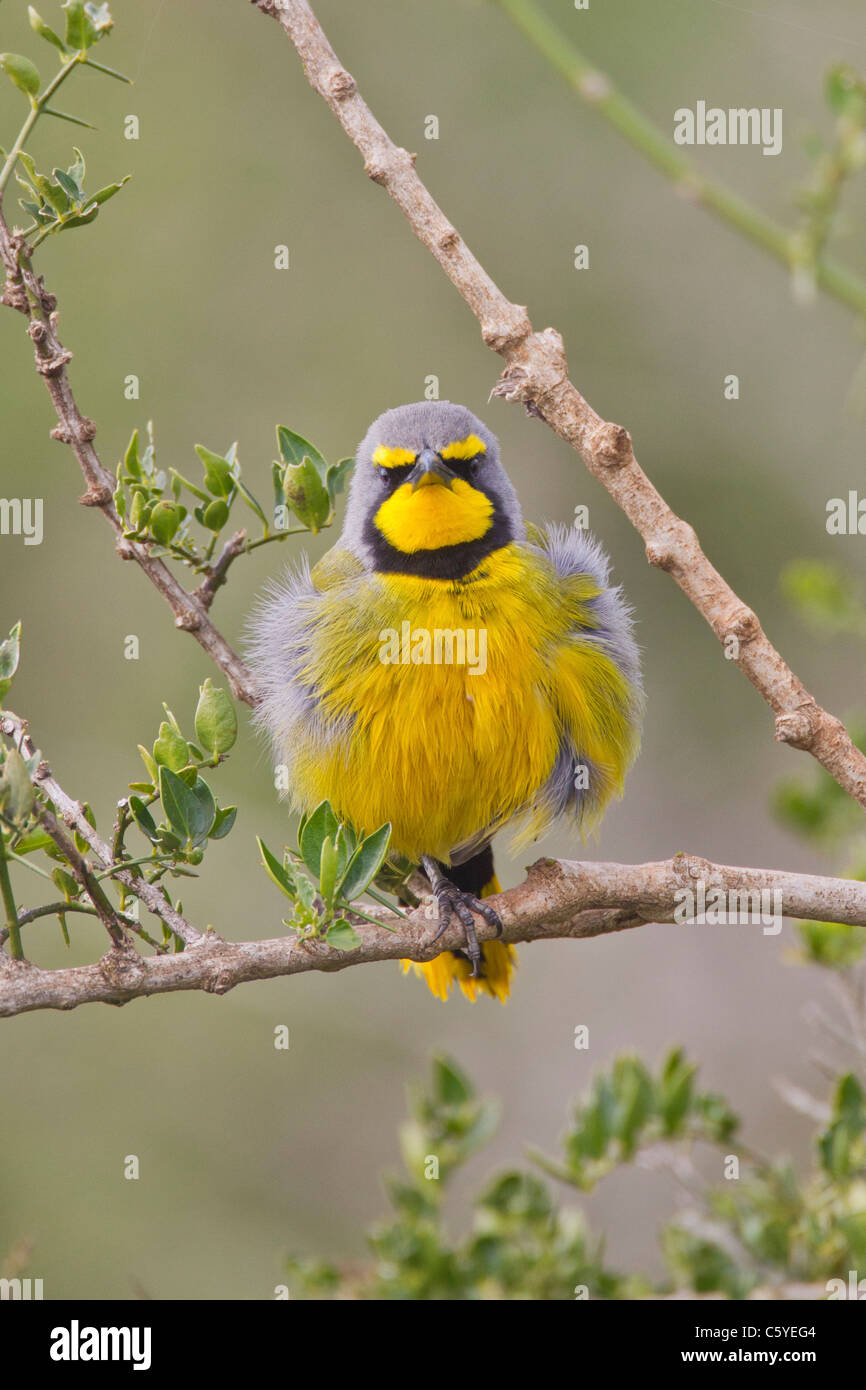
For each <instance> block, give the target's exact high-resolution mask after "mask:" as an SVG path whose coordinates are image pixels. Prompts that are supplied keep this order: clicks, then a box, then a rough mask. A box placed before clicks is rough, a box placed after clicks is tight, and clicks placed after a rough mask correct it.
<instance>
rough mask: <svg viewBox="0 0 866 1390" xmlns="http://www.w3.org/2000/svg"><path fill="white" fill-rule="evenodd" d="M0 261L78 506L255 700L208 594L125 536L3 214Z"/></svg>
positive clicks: (39, 296)
mask: <svg viewBox="0 0 866 1390" xmlns="http://www.w3.org/2000/svg"><path fill="white" fill-rule="evenodd" d="M0 259H2V262H3V264H4V266H5V270H6V287H5V290H4V292H3V296H2V302H3V303H4V304H7V305H9V306H10V307H11V308H14V309H19V310H20V311H21V312H22V313H23V314H25V315H26V316H27V318H28V320H29V323H28V330H27V331H28V333H29V335H30V338H31V340H32V342H33V350H34V355H35V358H36V370H37V371H38V372H39V374H40V376H41V377H42V378H43V380H44V382H45V385H46V386H47V388H48V394H49V395H50V397H51V402H52V404H53V406H54V410H55V413H56V415H57V419H58V425H57V427H56V429H53V430H52V431H51V437H52V439H59V440H61V441H62V442H63V443H64V444H68V445H69V447H70V448H71V450H72V452H73V453H74V454H75V457H76V458H77V459H78V462H79V464H80V466H81V471H82V473H83V474H84V481H85V482H86V484H87V491H86V492H85V493H84V495H83V497H81V498H80V499H79V500H80V501H81V502H82V503H83V504H84V506H86V507H96V508H97V509H98V510H99V511H101V512H102V515H103V516H104V517H105V519H106V521H107V522H108V524H109V526H110V527H111V529H112V531H113V532H114V534H115V537H116V542H117V547H116V548H117V553H118V554H119V555H120V557H121V559H123V560H134V561H135V563H136V564H137V565H139V566H140V568H141V569H142V570H143V571H144V573H145V574H146V575H147V577H148V579H149V580H150V582H151V584H153V586H154V588H156V589H158V590H159V592H160V593H161V594H162V596H163V598H164V599H165V601H166V603H167V604H168V605H169V607H170V608H171V610H172V612H173V613H174V621H175V626H176V627H179V628H181V629H182V630H183V631H184V632H191V633H192V634H193V636H194V637H195V639H196V641H197V642H198V643H199V645H200V646H201V647H203V648H204V650H205V651H206V652H207V654H208V656H210V657H211V659H212V660H213V661H214V662H215V663H216V665H217V666H219V668H220V670H221V671H223V672H224V673H225V675H226V678H227V679H228V682H229V686H230V687H231V690H232V693H233V694H234V695H235V697H236V699H238V700H244V701H246V703H247V704H248V705H253V704H255V693H254V688H253V682H252V677H251V675H250V672H249V670H248V669H247V667H246V665H245V664H244V662H243V661H241V659H240V657H239V656H238V655H237V653H236V652H235V651H234V650H233V649H232V647H230V646H229V644H228V642H227V641H226V640H225V638H224V637H223V636H222V633H220V632H219V631H218V630H217V628H215V627H214V625H213V623H212V622H211V620H210V618H209V617H208V613H207V610H208V608H209V606H210V602H211V600H212V598H213V594H212V593H211V594H209V595H207V596H204V601H202V599H201V598H199V597H198V596H197V595H195V594H190V593H189V592H188V591H187V590H186V589H185V588H184V587H183V585H182V584H181V583H180V582H179V581H178V580H177V579H176V578H175V576H174V575H173V574H172V572H171V570H170V569H169V568H168V566H167V565H165V564H164V563H163V562H162V560H159V559H156V558H154V557H153V556H152V555H151V553H150V548H149V546H147V545H143V544H139V543H138V542H137V541H129V540H126V539H125V537H124V535H123V525H122V523H121V520H120V517H119V516H118V514H117V510H116V508H115V506H114V501H113V494H114V478H113V477H112V475H111V473H109V472H108V470H107V469H106V468H105V467H104V466H103V464H102V462H101V461H100V458H99V455H98V454H97V452H96V449H95V448H94V447H93V439H94V436H95V434H96V426H95V425H94V423H93V421H92V420H88V419H87V417H86V416H85V415H82V413H81V411H80V410H79V408H78V403H77V401H76V399H75V397H74V395H73V394H72V387H71V386H70V384H69V377H68V374H67V371H66V365H67V363H68V362H69V361H70V359H71V357H72V353H71V352H69V351H68V349H67V348H65V347H64V346H63V344H62V343H61V341H60V338H59V336H58V333H57V313H56V300H55V299H54V296H53V295H50V294H49V293H48V292H47V290H46V289H45V287H44V285H43V283H42V278H41V276H36V275H35V274H34V273H33V271H32V270H31V269H30V265H29V261H28V260H27V255H26V248H25V246H24V243H23V241H22V239H21V237H20V236H13V235H12V233H11V232H10V230H9V227H8V226H7V224H6V221H5V219H4V217H3V215H2V212H0ZM215 587H216V586H215Z"/></svg>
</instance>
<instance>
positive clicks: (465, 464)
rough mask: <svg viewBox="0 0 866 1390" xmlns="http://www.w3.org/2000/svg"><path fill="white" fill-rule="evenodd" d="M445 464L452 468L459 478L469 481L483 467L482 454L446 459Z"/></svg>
mask: <svg viewBox="0 0 866 1390" xmlns="http://www.w3.org/2000/svg"><path fill="white" fill-rule="evenodd" d="M445 466H446V467H447V468H450V469H451V471H452V473H456V475H457V477H458V478H463V479H464V480H465V481H468V480H469V479H470V478H474V477H475V474H476V473H477V472H478V469H479V468H480V467H481V455H480V454H476V455H475V456H474V458H471V459H445Z"/></svg>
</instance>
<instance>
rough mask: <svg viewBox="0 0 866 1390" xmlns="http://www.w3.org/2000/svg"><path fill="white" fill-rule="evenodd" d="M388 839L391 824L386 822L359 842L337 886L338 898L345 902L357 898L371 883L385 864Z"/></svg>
mask: <svg viewBox="0 0 866 1390" xmlns="http://www.w3.org/2000/svg"><path fill="white" fill-rule="evenodd" d="M390 839H391V822H390V821H388V822H387V823H386V824H385V825H382V826H380V827H379V829H378V830H377V831H375V832H374V834H372V835H368V836H367V838H366V840H362V841H361V843H360V845H359V846H358V848H357V849H356V850H355V853H354V854H353V855H352V858H351V859H350V860H349V867H348V868H347V870H346V872H345V874H344V875H343V880H342V882H341V883H340V884H339V885H338V887H339V892H340V896H341V897H343V898H345V899H346V901H347V902H352V901H353V899H355V898H359V897H360V896H361V894H362V893H363V892H364V891H365V889H366V888H367V886H368V884H370V883H372V881H373V879H374V878H375V877H376V875H377V873H378V872H379V870H380V869H381V867H382V865H383V863H384V862H385V855H386V854H387V853H388V843H389V841H390Z"/></svg>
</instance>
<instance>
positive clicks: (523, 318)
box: [253, 0, 866, 807]
mask: <svg viewBox="0 0 866 1390" xmlns="http://www.w3.org/2000/svg"><path fill="white" fill-rule="evenodd" d="M253 3H254V4H256V5H257V8H258V9H260V10H262V11H263V12H264V13H266V14H269V15H273V16H274V18H276V19H277V20H278V21H279V23H280V24H281V25H282V27H283V29H284V30H285V32H286V34H287V35H288V36H289V38H290V39H291V41H292V43H293V44H294V46H295V48H296V49H297V52H298V55H299V56H300V58H301V61H302V62H303V65H304V72H305V73H306V75H307V78H308V79H309V81H310V83H311V85H312V86H313V88H314V89H315V90H316V91H317V92H318V93H319V95H320V96H322V97H323V98H324V100H325V101H326V102H327V103H328V105H329V106H330V108H331V110H332V111H333V112H334V114H335V116H336V117H337V119H338V121H339V122H340V124H341V125H342V127H343V129H344V130H345V132H346V134H347V135H348V136H349V138H350V139H351V140H352V141H353V143H354V144H355V145H356V147H357V148H358V150H359V151H360V153H361V155H362V156H363V158H364V168H365V170H366V172H367V173H368V174H369V176H370V178H371V179H373V180H374V181H375V182H376V183H380V184H382V186H383V187H384V188H385V190H386V191H387V193H388V194H389V195H390V196H391V198H393V200H394V202H395V203H396V204H397V206H398V207H399V208H400V210H401V211H402V212H403V214H404V215H405V217H406V218H407V220H408V222H409V225H410V226H411V228H412V230H413V232H414V233H415V235H416V236H417V237H418V238H419V240H420V241H421V242H423V244H424V245H425V246H426V247H427V249H428V251H430V253H431V254H432V255H433V256H435V258H436V260H437V261H438V262H439V264H440V265H441V267H442V269H443V270H444V271H445V274H446V275H447V276H448V278H449V280H450V281H451V282H452V284H453V285H454V286H455V288H456V289H457V290H458V292H459V293H460V295H461V296H462V297H463V299H464V300H465V301H466V303H467V304H468V306H469V308H470V309H471V310H472V312H473V314H474V315H475V317H476V318H477V320H478V322H479V324H480V327H481V336H482V338H483V339H484V342H485V343H486V344H487V346H488V347H490V348H492V349H493V350H494V351H495V352H498V353H499V354H500V355H501V356H502V357H503V358H504V359H505V370H504V371H503V373H502V376H501V377H500V379H499V381H498V383H497V385H496V386H495V388H494V393H495V394H496V395H498V396H501V397H503V398H504V399H505V400H509V401H522V402H523V403H524V405H525V406H526V407H527V408H528V409H530V411H531V413H532V414H533V415H537V416H538V417H539V418H540V419H542V420H544V421H545V422H546V423H547V424H548V425H550V427H551V429H553V430H555V432H556V433H557V434H558V435H560V437H561V438H562V439H564V440H565V441H566V442H567V443H568V444H570V445H571V446H572V447H573V448H574V449H576V450H577V452H578V453H579V454H580V455H581V457H582V459H583V461H584V463H585V464H586V467H587V468H588V469H589V471H590V473H592V474H593V476H594V477H596V478H598V480H599V481H600V482H601V483H602V484H603V485H604V486H605V487H606V488H607V490H608V492H609V493H610V494H611V496H612V497H613V499H614V501H615V502H616V503H617V504H618V506H619V507H621V508H622V510H623V511H624V512H625V514H626V516H627V517H628V519H629V521H631V523H632V525H633V526H634V527H635V528H636V530H637V531H638V532H639V533H640V535H641V536H642V537H643V540H644V542H645V544H646V554H647V559H648V560H649V562H650V564H652V565H657V566H658V567H659V568H660V569H663V570H666V571H667V573H668V574H670V575H671V577H672V578H673V579H674V580H675V581H676V583H677V584H678V585H679V586H680V588H681V589H682V590H683V592H684V593H685V594H686V596H687V597H688V598H689V599H690V600H691V602H692V603H693V604H694V606H695V607H696V608H697V610H698V612H699V613H701V614H702V615H703V617H704V618H705V619H706V620H707V622H708V623H709V625H710V627H711V628H712V629H713V631H714V632H715V634H716V636H717V637H718V639H719V641H720V642H722V643H725V644H726V649H727V650H729V651H735V652H736V654H735V655H734V656H733V657H732V659H733V660H734V661H735V662H736V664H737V665H738V666H739V667H740V670H741V671H743V672H744V673H745V675H746V676H748V678H749V680H750V681H751V682H752V684H753V685H754V686H755V688H756V690H757V691H758V692H759V694H760V695H761V696H762V697H763V699H764V700H765V701H766V702H767V704H768V705H769V706H770V708H771V710H772V711H773V713H774V714H775V716H776V720H775V736H776V738H777V739H778V740H779V741H780V742H782V743H789V744H791V745H792V747H794V748H801V749H803V750H804V751H806V752H808V753H811V754H812V756H813V757H814V758H817V760H818V762H819V763H821V764H822V766H823V767H825V768H826V770H827V771H828V772H829V773H830V775H831V776H832V777H834V778H835V779H836V781H837V782H838V783H839V785H840V786H841V787H844V789H845V791H847V792H848V793H849V794H850V795H851V796H852V797H853V798H854V799H855V800H856V801H858V802H859V803H860V805H861V806H864V807H866V757H864V755H863V754H862V753H861V752H860V750H859V749H858V748H857V747H855V745H854V743H853V742H852V740H851V739H850V737H849V736H848V733H847V732H846V730H845V728H844V726H843V725H842V724H841V722H840V721H839V720H838V719H836V718H835V717H834V716H833V715H831V714H828V713H827V711H826V710H824V709H822V708H821V706H820V705H819V704H818V703H817V702H816V700H815V699H814V697H813V696H812V695H810V693H809V692H808V690H806V688H805V687H804V686H803V684H802V682H801V681H800V680H799V679H798V678H797V676H795V675H794V673H793V671H792V670H791V669H790V667H789V666H788V665H787V664H786V663H785V661H784V660H783V659H782V657H781V656H780V654H779V653H778V652H777V651H776V649H775V647H774V646H773V644H772V643H771V642H770V641H769V639H768V638H767V637H766V636H765V634H764V632H763V629H762V628H761V624H760V622H759V621H758V618H757V616H756V614H755V613H753V612H752V610H751V609H750V608H749V607H747V605H746V604H744V603H743V602H742V600H741V599H739V598H738V597H737V595H736V594H735V593H734V591H733V589H731V588H730V586H729V585H728V584H727V583H726V582H725V580H724V579H723V578H722V576H721V575H720V574H719V573H718V571H717V570H716V569H715V568H714V567H713V565H711V564H710V561H709V560H708V559H707V557H706V556H705V555H704V553H703V551H702V550H701V547H700V544H699V542H698V538H697V536H696V534H695V532H694V530H693V528H692V527H691V526H690V525H689V524H688V523H687V522H685V521H683V520H682V519H681V518H680V517H678V516H676V515H675V513H674V512H673V511H672V510H671V508H670V507H669V506H668V505H667V503H666V502H665V500H664V498H662V497H661V496H660V495H659V493H658V492H657V491H656V489H655V488H654V487H653V485H652V483H651V482H650V481H649V479H648V478H647V476H646V474H645V473H644V472H643V470H642V469H641V468H640V467H639V465H638V463H637V460H636V458H635V455H634V450H633V448H632V442H631V437H630V435H629V433H628V431H627V430H626V429H623V427H622V426H621V425H617V424H614V423H612V422H611V421H608V420H604V419H602V417H601V416H600V415H598V414H596V412H595V411H594V410H593V409H592V407H591V406H590V405H589V404H588V403H587V402H586V401H585V400H584V398H583V396H582V395H581V394H580V392H579V391H578V390H577V388H576V387H575V386H573V385H572V383H571V382H570V381H569V379H568V366H567V363H566V358H565V351H564V348H563V342H562V338H561V337H560V335H559V334H558V333H557V332H556V330H555V329H553V328H546V329H545V330H544V332H542V333H536V332H534V331H533V328H532V324H531V323H530V320H529V316H528V314H527V312H526V309H525V308H524V307H523V306H522V305H519V304H512V303H511V302H510V300H508V299H506V297H505V295H504V294H503V293H502V291H501V290H500V289H499V288H498V286H497V285H496V284H495V283H494V282H493V280H491V278H490V276H489V275H488V274H487V272H486V270H485V269H484V267H483V266H482V265H480V264H479V262H478V261H477V260H476V259H475V257H474V256H473V254H472V252H471V251H470V250H469V248H468V246H467V245H466V243H465V242H464V241H463V238H462V237H461V236H460V234H459V233H458V232H457V230H456V228H455V227H454V226H453V225H452V224H451V222H449V220H448V218H447V217H446V216H445V214H444V213H443V212H442V210H441V208H440V207H439V206H438V204H437V203H436V202H435V200H434V199H433V198H432V197H431V195H430V193H429V192H428V190H427V188H426V187H425V185H424V184H423V183H422V182H421V180H420V178H419V177H418V175H417V173H416V172H415V167H414V165H415V156H414V155H411V154H409V153H408V152H407V151H406V150H404V149H401V148H399V147H398V146H397V145H395V144H394V143H393V141H392V140H391V138H390V137H389V135H388V134H387V132H386V131H385V130H384V129H383V128H382V126H381V125H380V124H379V122H378V121H377V120H376V118H375V116H374V115H373V113H372V112H371V111H370V108H369V107H368V106H367V104H366V102H365V101H364V99H363V98H362V97H361V95H360V93H359V91H358V88H357V85H356V83H355V79H354V78H353V77H352V75H351V73H349V72H347V71H346V69H345V68H344V67H343V65H342V63H341V62H340V60H339V59H338V57H337V55H336V54H335V52H334V50H333V49H332V47H331V45H330V44H329V42H328V40H327V38H326V36H325V34H324V32H323V30H322V28H321V25H320V24H319V22H318V20H317V19H316V17H315V15H314V13H313V11H312V9H311V7H310V5H309V4H308V3H307V0H253ZM734 638H735V639H736V643H735V644H734V643H733V642H732V640H731V639H734Z"/></svg>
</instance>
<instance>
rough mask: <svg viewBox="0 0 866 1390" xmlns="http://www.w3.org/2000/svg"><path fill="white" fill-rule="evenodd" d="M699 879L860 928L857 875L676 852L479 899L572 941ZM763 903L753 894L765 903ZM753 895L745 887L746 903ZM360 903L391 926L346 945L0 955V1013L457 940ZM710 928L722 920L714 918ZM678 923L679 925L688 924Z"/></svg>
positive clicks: (510, 921)
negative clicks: (87, 958)
mask: <svg viewBox="0 0 866 1390" xmlns="http://www.w3.org/2000/svg"><path fill="white" fill-rule="evenodd" d="M701 885H703V888H704V891H705V893H706V894H707V895H708V896H709V895H711V894H712V893H713V892H714V891H715V890H721V891H722V892H724V893H726V894H730V893H738V894H746V893H747V894H750V895H760V894H761V893H764V894H773V893H777V894H780V895H781V897H780V899H777V900H776V901H777V905H779V904H780V910H781V911H783V912H784V913H785V915H791V916H795V917H806V918H810V919H813V920H819V921H834V922H844V923H849V924H852V925H853V924H857V925H860V926H866V884H864V883H860V882H855V881H853V880H851V881H849V880H846V879H835V878H818V877H810V876H808V875H806V874H789V873H785V872H782V871H774V870H771V869H740V868H733V867H731V866H728V865H719V864H710V863H708V862H707V861H706V860H704V859H697V858H694V857H691V856H686V855H677V856H676V857H675V858H674V859H669V860H665V861H663V862H661V863H656V864H579V863H572V862H569V861H563V862H560V861H556V860H552V859H542V860H539V861H538V863H537V864H534V865H533V866H532V868H531V869H530V870H529V874H528V877H527V879H526V881H525V882H524V883H522V884H520V885H519V887H517V888H512V889H510V890H509V891H508V892H507V893H501V894H499V895H498V896H497V897H495V898H491V899H490V902H491V904H492V905H493V906H494V907H495V908H496V909H497V911H498V912H499V914H500V916H501V917H502V921H503V924H504V933H503V938H504V940H506V941H511V942H526V941H550V940H557V939H562V938H575V939H577V938H582V937H593V936H603V935H606V934H607V933H609V932H617V931H624V930H626V929H628V928H630V927H639V926H643V925H644V924H646V923H649V922H670V921H673V920H674V914H675V913H677V912H681V907H682V903H683V901H684V899H683V894H684V891H688V890H691V892H692V893H694V894H697V893H698V891H699V889H700V886H701ZM728 901H730V900H728ZM771 901H772V900H771V899H765V904H769V903H770V902H771ZM741 902H742V899H741ZM757 903H758V898H755V897H753V899H752V909H753V912H754V910H755V908H756V905H757ZM699 905H700V904H699V903H698V904H697V906H699ZM731 910H732V911H733V910H734V909H733V908H732V909H731ZM764 910H765V912H766V911H767V906H766V905H765V909H764ZM370 913H371V915H375V916H377V917H380V918H381V920H382V921H383V922H384V923H387V925H388V927H391V928H393V929H394V930H391V931H388V930H386V929H385V927H375V926H372V925H370V924H365V925H363V926H361V927H359V928H358V930H359V932H360V934H361V935H362V938H363V940H362V944H361V945H360V946H359V947H357V948H356V949H355V950H354V951H336V950H334V949H332V948H331V947H329V946H327V945H325V943H324V942H323V941H310V942H302V941H299V940H297V938H295V937H277V938H274V939H272V940H269V941H240V942H230V941H224V940H222V939H221V938H220V937H217V936H214V935H213V934H212V933H208V934H207V936H204V937H200V938H199V939H198V941H197V942H196V943H195V944H194V945H193V946H191V947H190V948H189V949H188V950H186V951H183V952H182V953H181V954H180V955H171V956H169V955H161V956H153V957H149V958H147V959H145V958H143V957H141V956H138V955H136V954H135V953H134V952H132V951H129V950H124V951H118V950H112V951H109V953H108V954H107V955H106V956H104V957H103V958H102V960H100V961H97V962H96V963H95V964H94V965H82V966H74V967H72V968H71V969H68V970H40V969H39V968H38V967H37V966H35V965H32V964H31V963H30V962H29V961H13V960H10V959H9V957H7V956H3V955H0V1017H8V1016H11V1015H14V1014H19V1013H27V1012H29V1011H32V1010H36V1009H75V1008H77V1007H78V1005H79V1004H89V1003H103V1004H125V1003H127V1002H128V1001H129V1000H130V999H137V998H142V997H146V996H149V995H153V994H171V993H175V992H177V991H180V990H204V991H205V992H207V993H209V994H225V993H227V992H228V990H230V989H233V988H234V986H235V985H239V984H243V983H245V982H247V981H249V980H269V979H274V978H276V977H277V976H281V975H300V974H305V973H306V972H307V971H310V970H322V971H337V970H344V969H346V968H347V967H348V966H354V965H369V964H372V963H374V962H376V961H386V960H401V959H410V960H415V961H426V960H432V959H433V957H434V956H436V955H438V954H439V953H440V952H441V951H442V950H449V949H450V950H453V949H456V948H458V947H459V946H460V945H461V944H462V936H461V932H462V928H460V926H459V925H457V926H451V927H449V929H448V931H447V932H446V933H445V935H444V936H443V937H442V938H441V940H439V941H437V942H436V944H435V945H433V944H431V937H432V935H433V930H434V922H433V921H431V920H430V918H429V917H428V916H427V915H426V914H427V910H426V908H425V907H423V906H422V907H420V908H417V909H416V910H415V911H414V912H413V913H411V914H410V916H409V918H408V919H407V920H404V919H402V918H399V917H396V916H395V915H394V914H392V913H386V912H384V911H379V910H378V909H374V908H371V909H370ZM476 925H477V928H478V935H479V938H480V939H481V940H484V939H489V938H490V936H491V935H492V930H491V928H490V927H488V926H487V924H486V923H484V922H482V921H481V920H480V919H477V920H476ZM720 929H721V930H725V929H726V928H718V927H717V928H716V930H720ZM732 929H733V930H740V931H749V930H751V931H762V930H765V929H766V927H765V924H762V923H761V921H760V919H758V920H756V921H755V922H754V924H753V925H751V926H746V925H744V926H739V927H737V926H735V927H733V928H732ZM683 930H689V927H688V925H684V927H683Z"/></svg>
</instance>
